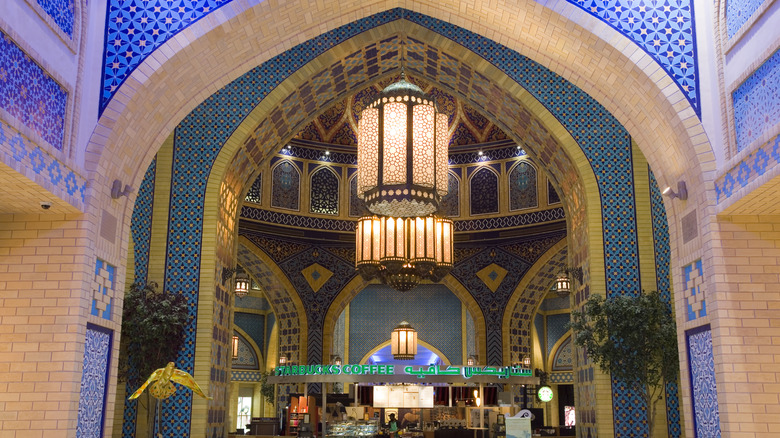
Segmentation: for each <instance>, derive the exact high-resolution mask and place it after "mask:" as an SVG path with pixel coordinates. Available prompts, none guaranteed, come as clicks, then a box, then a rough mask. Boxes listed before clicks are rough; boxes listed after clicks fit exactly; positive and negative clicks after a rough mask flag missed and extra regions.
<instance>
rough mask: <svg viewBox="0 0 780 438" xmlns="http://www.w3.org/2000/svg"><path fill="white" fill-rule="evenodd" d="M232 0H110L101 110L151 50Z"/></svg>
mask: <svg viewBox="0 0 780 438" xmlns="http://www.w3.org/2000/svg"><path fill="white" fill-rule="evenodd" d="M230 1H232V0H198V1H196V2H192V1H188V0H172V1H165V2H160V1H153V2H150V1H147V0H110V1H109V3H108V8H107V11H106V13H107V16H106V39H105V41H106V48H105V51H104V56H105V59H104V63H103V84H102V87H101V89H102V90H103V92H102V94H101V97H100V112H101V113H102V112H103V110H104V109H105V108H106V105H108V101H109V100H111V98H112V97H113V96H114V92H115V91H116V89H117V88H119V86H120V85H122V83H123V82H124V81H125V79H127V77H128V76H130V74H131V73H132V72H133V70H135V69H136V67H138V66H139V65H140V64H141V62H143V60H144V59H146V57H147V56H149V54H150V53H152V52H153V51H154V50H155V49H156V48H158V47H160V46H161V45H163V44H164V43H165V42H166V41H167V40H168V39H170V38H171V37H173V36H174V35H176V34H177V33H178V32H179V31H181V30H182V29H184V28H186V27H187V26H189V25H190V24H192V23H194V22H195V21H197V20H199V19H201V18H203V17H205V16H206V15H208V14H209V13H211V12H213V11H215V10H216V9H217V8H219V7H220V6H222V5H225V4H227V3H229V2H230Z"/></svg>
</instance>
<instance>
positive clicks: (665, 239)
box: [647, 166, 682, 438]
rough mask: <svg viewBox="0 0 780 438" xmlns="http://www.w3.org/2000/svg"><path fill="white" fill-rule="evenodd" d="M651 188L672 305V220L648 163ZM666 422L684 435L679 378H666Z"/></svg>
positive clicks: (662, 279) (663, 283) (665, 291)
mask: <svg viewBox="0 0 780 438" xmlns="http://www.w3.org/2000/svg"><path fill="white" fill-rule="evenodd" d="M647 170H648V175H649V182H650V184H649V186H650V187H649V188H650V215H651V220H652V224H653V247H654V248H655V271H656V273H655V279H656V280H655V281H656V285H657V287H658V293H659V295H660V296H661V300H662V301H663V302H665V303H667V304H668V305H669V307H670V308H671V307H672V286H671V278H670V276H669V274H670V272H671V249H670V247H669V222H668V221H667V219H666V208H665V207H664V200H663V196H662V195H661V190H660V189H659V187H658V181H657V180H656V179H655V174H653V171H652V170H650V166H647ZM665 399H666V423H667V430H668V433H669V437H670V438H680V437H681V436H682V424H681V422H680V399H679V388H678V384H677V382H666V397H665Z"/></svg>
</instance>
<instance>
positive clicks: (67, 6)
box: [38, 0, 75, 38]
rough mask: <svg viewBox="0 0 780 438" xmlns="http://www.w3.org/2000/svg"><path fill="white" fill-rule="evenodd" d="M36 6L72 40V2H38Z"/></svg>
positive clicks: (39, 0)
mask: <svg viewBox="0 0 780 438" xmlns="http://www.w3.org/2000/svg"><path fill="white" fill-rule="evenodd" d="M38 5H39V6H40V7H41V9H43V11H44V12H46V13H47V14H48V15H49V16H50V17H51V19H52V20H54V22H55V23H56V24H57V26H59V27H60V29H62V31H63V32H64V33H65V35H67V36H69V37H70V38H73V15H74V12H75V10H74V5H73V0H38Z"/></svg>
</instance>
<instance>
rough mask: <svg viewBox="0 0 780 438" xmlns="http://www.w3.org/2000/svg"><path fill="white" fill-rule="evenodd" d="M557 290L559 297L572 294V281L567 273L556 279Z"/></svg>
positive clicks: (559, 275) (562, 273) (560, 274)
mask: <svg viewBox="0 0 780 438" xmlns="http://www.w3.org/2000/svg"><path fill="white" fill-rule="evenodd" d="M555 290H556V291H557V292H558V295H561V296H564V295H568V294H569V293H570V292H571V280H569V276H568V275H567V274H566V273H565V272H561V273H559V274H558V276H557V277H556V278H555Z"/></svg>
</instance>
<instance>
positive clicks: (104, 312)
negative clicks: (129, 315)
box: [90, 259, 116, 321]
mask: <svg viewBox="0 0 780 438" xmlns="http://www.w3.org/2000/svg"><path fill="white" fill-rule="evenodd" d="M115 276H116V268H115V267H114V266H111V265H109V264H108V263H106V262H104V261H103V260H100V259H97V260H96V261H95V278H94V280H92V309H91V311H90V314H91V315H94V316H100V317H102V318H103V319H107V320H109V321H110V320H111V319H112V318H111V316H112V315H111V311H112V307H113V304H114V293H115V291H114V284H115V282H114V279H115Z"/></svg>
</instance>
